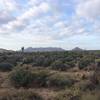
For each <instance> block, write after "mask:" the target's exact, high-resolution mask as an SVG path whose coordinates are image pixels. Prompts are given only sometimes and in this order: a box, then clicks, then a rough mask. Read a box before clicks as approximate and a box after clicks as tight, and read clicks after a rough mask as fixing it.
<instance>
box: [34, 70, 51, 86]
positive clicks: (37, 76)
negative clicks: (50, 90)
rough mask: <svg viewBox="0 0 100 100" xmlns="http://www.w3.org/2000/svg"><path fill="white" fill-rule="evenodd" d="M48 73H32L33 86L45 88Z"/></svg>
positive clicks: (41, 71)
mask: <svg viewBox="0 0 100 100" xmlns="http://www.w3.org/2000/svg"><path fill="white" fill-rule="evenodd" d="M49 75H50V73H49V72H48V71H43V70H40V71H36V72H33V84H36V86H38V87H45V86H47V79H48V76H49Z"/></svg>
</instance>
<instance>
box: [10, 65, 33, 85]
mask: <svg viewBox="0 0 100 100" xmlns="http://www.w3.org/2000/svg"><path fill="white" fill-rule="evenodd" d="M9 78H10V81H11V83H12V84H13V85H14V86H18V87H27V86H29V85H30V84H31V83H32V81H33V74H32V72H31V68H30V67H27V66H26V67H23V66H22V67H21V66H20V67H16V68H15V69H14V70H13V71H12V72H11V73H10V75H9Z"/></svg>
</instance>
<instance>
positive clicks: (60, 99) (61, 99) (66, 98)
mask: <svg viewBox="0 0 100 100" xmlns="http://www.w3.org/2000/svg"><path fill="white" fill-rule="evenodd" d="M53 100H80V95H77V94H73V91H66V90H65V91H61V92H59V93H57V95H55V96H54V97H53Z"/></svg>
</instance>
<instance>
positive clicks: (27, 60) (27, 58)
mask: <svg viewBox="0 0 100 100" xmlns="http://www.w3.org/2000/svg"><path fill="white" fill-rule="evenodd" d="M32 62H33V58H32V57H26V58H24V59H23V64H30V63H32Z"/></svg>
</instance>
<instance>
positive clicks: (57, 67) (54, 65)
mask: <svg viewBox="0 0 100 100" xmlns="http://www.w3.org/2000/svg"><path fill="white" fill-rule="evenodd" d="M51 68H52V69H53V70H59V71H65V70H66V69H68V66H66V65H65V64H64V63H63V62H62V61H60V60H56V61H55V62H53V63H52V64H51Z"/></svg>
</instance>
